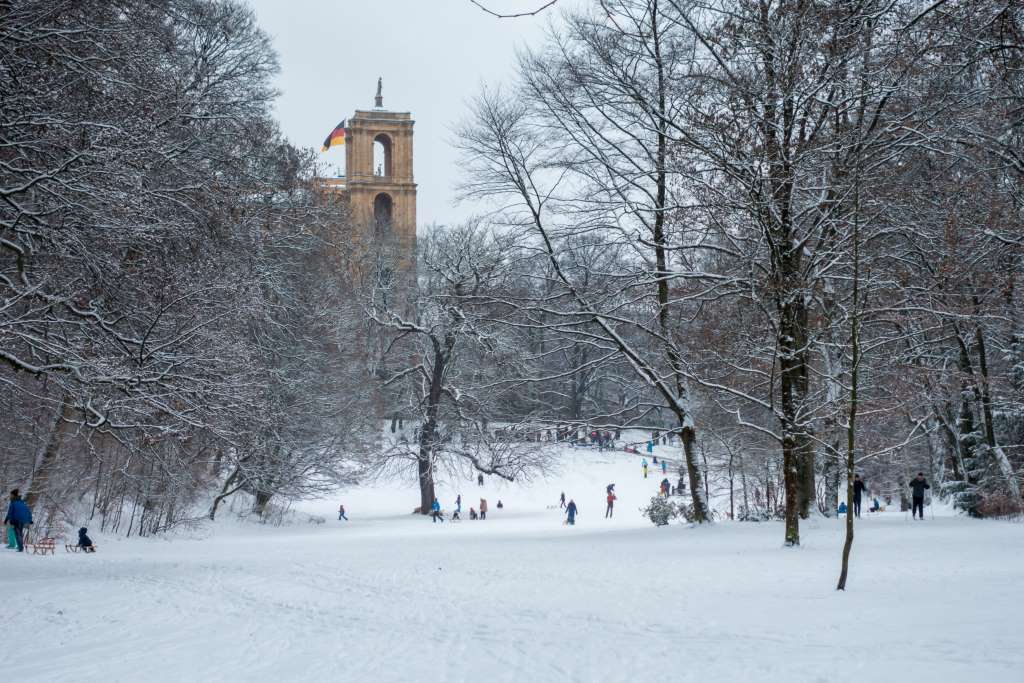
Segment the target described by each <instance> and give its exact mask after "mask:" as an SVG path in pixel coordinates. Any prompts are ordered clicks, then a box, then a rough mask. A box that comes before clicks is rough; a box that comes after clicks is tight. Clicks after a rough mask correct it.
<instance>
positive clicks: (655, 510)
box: [640, 496, 680, 526]
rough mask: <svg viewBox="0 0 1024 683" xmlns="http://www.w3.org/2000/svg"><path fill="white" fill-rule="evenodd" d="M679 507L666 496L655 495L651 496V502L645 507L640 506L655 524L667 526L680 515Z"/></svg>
mask: <svg viewBox="0 0 1024 683" xmlns="http://www.w3.org/2000/svg"><path fill="white" fill-rule="evenodd" d="M679 507H680V506H678V505H676V504H675V503H673V502H672V501H671V500H669V499H668V498H665V497H664V496H654V497H653V498H651V502H650V504H648V505H647V507H645V508H640V511H641V512H642V513H643V515H644V517H646V518H647V519H649V520H651V523H652V524H654V525H655V526H665V525H666V524H668V523H669V522H670V521H671V520H673V519H675V518H676V517H678V516H679Z"/></svg>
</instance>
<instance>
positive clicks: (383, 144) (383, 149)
mask: <svg viewBox="0 0 1024 683" xmlns="http://www.w3.org/2000/svg"><path fill="white" fill-rule="evenodd" d="M373 174H374V175H379V176H386V177H391V138H390V137H389V136H387V135H385V134H384V133H380V134H378V135H377V137H375V138H374V139H373Z"/></svg>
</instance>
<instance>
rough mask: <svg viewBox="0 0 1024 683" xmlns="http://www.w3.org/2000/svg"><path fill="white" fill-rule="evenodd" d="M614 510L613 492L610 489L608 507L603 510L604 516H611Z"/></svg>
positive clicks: (606, 517)
mask: <svg viewBox="0 0 1024 683" xmlns="http://www.w3.org/2000/svg"><path fill="white" fill-rule="evenodd" d="M614 511H615V494H614V493H612V492H611V491H609V492H608V509H606V510H605V511H604V518H605V519H608V518H609V517H611V516H612V513H613V512H614Z"/></svg>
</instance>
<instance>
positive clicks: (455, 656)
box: [0, 454, 1024, 683]
mask: <svg viewBox="0 0 1024 683" xmlns="http://www.w3.org/2000/svg"><path fill="white" fill-rule="evenodd" d="M570 457H576V458H583V459H587V458H590V459H591V461H590V462H587V463H586V467H582V466H577V467H575V468H573V469H574V470H575V472H576V473H575V474H573V473H571V472H563V474H562V476H561V478H560V480H559V482H558V483H565V482H568V483H569V484H570V485H572V486H574V487H577V488H582V487H583V486H584V485H586V486H588V487H589V486H591V485H592V484H593V483H594V482H597V481H600V482H602V483H601V484H599V485H596V488H597V489H598V490H597V492H596V493H594V492H593V491H588V492H587V501H588V502H587V503H581V517H580V523H579V525H578V526H576V527H575V528H570V527H565V526H563V525H561V524H560V513H559V511H558V510H557V509H548V507H547V504H548V503H549V502H555V501H557V494H558V491H557V490H555V491H554V494H553V496H554V500H552V498H551V495H552V494H551V490H552V488H556V489H557V486H556V484H555V483H553V482H538V483H535V484H534V486H532V487H530V488H529V489H519V488H517V487H511V486H510V487H507V488H505V489H501V490H498V489H494V490H489V493H488V498H489V501H490V503H491V513H490V514H489V519H488V520H487V521H486V522H469V521H464V522H462V523H460V524H451V523H446V524H444V525H440V524H432V523H431V522H430V521H429V520H425V519H423V518H420V517H413V516H411V515H407V514H399V512H398V510H397V509H396V510H392V512H391V513H390V514H388V513H387V511H386V510H385V509H383V508H385V507H386V506H385V505H382V506H381V507H382V509H380V510H377V511H375V513H374V515H372V516H370V518H369V519H364V518H361V517H360V515H359V512H358V511H359V509H360V508H359V507H358V506H354V504H353V503H348V502H347V503H346V507H347V508H348V509H349V512H350V516H351V518H352V521H351V522H350V523H349V524H345V523H343V522H335V521H333V517H331V518H329V521H328V523H327V524H325V525H323V526H321V527H313V526H309V527H305V526H293V527H285V528H266V527H257V526H253V525H243V526H238V525H234V524H223V525H217V527H216V528H215V529H214V531H213V534H212V536H211V537H210V538H207V539H205V540H181V539H178V540H173V541H166V540H151V539H142V540H131V541H121V542H112V541H105V542H104V543H103V545H102V547H101V552H100V553H99V554H97V555H95V556H81V555H67V554H64V553H58V555H56V556H55V557H46V558H42V557H33V556H25V555H22V556H19V555H17V554H16V553H13V552H9V551H0V576H2V577H3V579H4V580H3V586H4V591H3V593H4V597H5V600H4V602H5V603H6V606H7V610H6V612H7V629H6V635H7V638H6V640H7V642H6V646H7V652H8V653H10V656H9V657H8V658H7V662H6V665H5V667H4V670H5V674H7V676H5V679H6V680H40V681H42V680H46V681H55V680H61V681H83V680H90V681H91V680H96V681H99V680H104V681H139V680H158V681H163V680H168V681H178V680H248V681H253V680H255V681H265V680H266V681H270V680H338V681H375V682H377V681H413V680H422V681H474V682H480V681H486V682H488V683H490V682H492V681H627V680H628V681H647V680H655V679H659V678H669V677H670V678H671V679H672V680H684V681H686V680H693V681H697V680H719V681H749V680H758V681H776V680H778V681H783V680H786V681H818V680H820V681H829V682H830V683H831V682H834V681H848V680H855V679H856V678H861V677H862V676H868V677H869V678H870V679H872V680H927V681H932V682H935V681H966V680H1019V676H1020V672H1021V671H1022V670H1024V650H1022V648H1021V647H1020V643H1021V641H1020V635H1019V631H1018V626H1019V617H1020V605H1022V604H1024V580H1022V579H1024V571H1022V568H1021V561H1020V554H1021V553H1020V550H1021V548H1022V547H1024V543H1022V541H1024V525H1021V524H1012V523H1004V522H979V521H975V520H969V519H963V518H957V517H937V518H936V519H934V520H928V521H925V522H909V521H905V519H904V516H903V515H902V513H883V514H882V515H878V516H874V517H872V518H870V519H867V518H865V519H864V521H863V522H862V523H861V524H860V526H859V531H858V536H857V540H856V543H855V546H854V553H853V566H852V570H851V579H850V585H849V590H848V591H847V592H846V593H837V592H836V591H835V590H833V588H834V584H835V579H836V575H837V571H838V560H839V548H840V543H841V525H839V524H837V523H836V522H834V521H829V520H815V521H813V522H811V523H810V524H806V525H804V531H803V533H804V545H803V547H802V548H800V549H798V550H792V549H791V550H785V549H783V548H782V547H781V543H780V540H781V538H782V529H781V526H780V525H779V524H776V523H768V524H735V523H719V524H716V525H715V526H713V527H711V528H696V529H691V528H686V527H684V526H679V525H674V526H671V527H668V528H654V527H652V526H650V524H649V523H647V522H645V521H643V520H641V519H640V518H639V514H638V512H636V508H637V507H638V506H639V504H640V503H641V502H642V501H641V500H638V498H642V496H643V495H646V494H647V493H648V489H651V488H653V487H656V485H657V481H659V480H660V477H658V478H652V479H651V480H647V481H644V480H642V479H640V478H639V476H638V475H636V473H635V471H634V470H635V463H634V462H633V461H625V460H614V459H609V458H606V457H603V456H597V454H593V455H587V454H579V455H576V456H570ZM575 464H576V465H580V462H576V463H575ZM616 476H617V477H619V479H620V481H618V482H617V489H618V490H619V491H620V508H619V510H618V511H617V514H618V518H616V519H615V520H612V521H607V520H605V519H603V518H602V517H601V513H603V509H599V505H598V504H596V501H597V500H599V499H600V498H601V496H602V494H603V486H604V483H606V482H605V480H608V481H614V480H615V479H614V478H612V477H616ZM627 478H628V479H627ZM638 482H639V483H638ZM475 488H476V487H475V486H470V485H468V484H467V485H466V487H465V490H464V491H463V494H464V504H463V508H464V509H467V508H468V506H469V504H470V503H469V501H468V500H466V498H468V496H469V495H470V494H473V495H476V493H477V492H476V490H474V489H475ZM368 491H369V490H368ZM633 491H638V492H640V495H639V496H636V495H634V494H633V493H632V492H633ZM623 492H625V494H624V493H623ZM567 493H569V494H570V495H574V494H572V493H570V492H569V491H567ZM363 495H366V496H367V500H369V499H371V498H372V499H373V500H380V498H381V496H380V495H379V494H377V495H375V496H370V495H369V493H366V492H364V493H360V492H351V493H350V494H349V495H348V496H347V500H351V501H355V503H356V504H358V503H359V501H360V500H361V496H363ZM497 497H502V498H503V499H504V500H505V503H506V505H507V506H508V507H507V508H506V509H505V510H502V511H498V510H495V508H494V505H495V502H496V499H497ZM631 497H632V499H630V498H631ZM623 498H626V499H627V500H628V502H627V503H625V504H623V502H622V499H623ZM411 500H414V498H412V497H410V496H409V495H408V494H405V495H400V496H392V497H391V503H390V505H392V507H395V506H398V507H401V508H403V509H404V508H405V507H407V503H408V502H409V501H411ZM578 502H579V501H578ZM335 506H336V503H334V502H333V501H331V502H325V503H324V504H323V509H327V508H328V507H330V508H332V509H333V507H335ZM513 510H514V512H513Z"/></svg>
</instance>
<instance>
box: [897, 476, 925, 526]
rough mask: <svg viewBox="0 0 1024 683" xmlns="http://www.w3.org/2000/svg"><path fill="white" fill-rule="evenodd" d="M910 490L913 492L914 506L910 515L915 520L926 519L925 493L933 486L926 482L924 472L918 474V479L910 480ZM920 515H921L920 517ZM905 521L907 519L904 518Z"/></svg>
mask: <svg viewBox="0 0 1024 683" xmlns="http://www.w3.org/2000/svg"><path fill="white" fill-rule="evenodd" d="M910 488H911V489H912V490H913V498H914V504H913V507H912V508H911V511H910V514H911V516H912V517H914V518H915V519H924V492H925V489H930V488H931V486H929V485H928V482H927V481H925V478H924V472H918V473H917V477H916V478H914V479H911V480H910ZM918 513H920V514H921V516H920V517H918V516H917V515H918ZM904 519H905V518H904Z"/></svg>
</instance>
